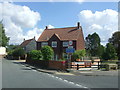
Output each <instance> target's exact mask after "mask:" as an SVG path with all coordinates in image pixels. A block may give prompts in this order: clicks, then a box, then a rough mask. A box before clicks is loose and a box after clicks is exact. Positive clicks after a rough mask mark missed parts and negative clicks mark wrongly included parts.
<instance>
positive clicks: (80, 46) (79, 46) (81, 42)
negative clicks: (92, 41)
mask: <svg viewBox="0 0 120 90" xmlns="http://www.w3.org/2000/svg"><path fill="white" fill-rule="evenodd" d="M81 49H85V41H84V36H83V32H82V30H81V31H80V34H79V37H78V39H77V44H76V50H81Z"/></svg>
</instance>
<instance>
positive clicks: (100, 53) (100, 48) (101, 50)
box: [97, 45, 105, 59]
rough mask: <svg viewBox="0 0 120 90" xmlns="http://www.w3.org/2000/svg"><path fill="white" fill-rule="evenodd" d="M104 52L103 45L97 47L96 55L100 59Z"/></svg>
mask: <svg viewBox="0 0 120 90" xmlns="http://www.w3.org/2000/svg"><path fill="white" fill-rule="evenodd" d="M104 52H105V47H104V46H103V45H100V46H99V47H98V51H97V55H98V56H99V57H100V58H101V59H102V57H103V54H104Z"/></svg>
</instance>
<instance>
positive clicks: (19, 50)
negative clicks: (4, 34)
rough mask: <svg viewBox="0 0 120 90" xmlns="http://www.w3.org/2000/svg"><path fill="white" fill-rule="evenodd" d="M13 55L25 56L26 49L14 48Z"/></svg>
mask: <svg viewBox="0 0 120 90" xmlns="http://www.w3.org/2000/svg"><path fill="white" fill-rule="evenodd" d="M12 55H13V56H14V57H19V56H23V55H25V51H24V49H22V48H16V49H15V50H13V52H12Z"/></svg>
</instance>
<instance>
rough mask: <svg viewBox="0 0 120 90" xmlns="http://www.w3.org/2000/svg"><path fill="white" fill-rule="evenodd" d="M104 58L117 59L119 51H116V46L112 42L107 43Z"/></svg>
mask: <svg viewBox="0 0 120 90" xmlns="http://www.w3.org/2000/svg"><path fill="white" fill-rule="evenodd" d="M104 59H107V60H112V59H113V60H114V59H117V53H116V51H115V48H114V46H113V45H112V44H111V43H107V45H106V50H105V53H104Z"/></svg>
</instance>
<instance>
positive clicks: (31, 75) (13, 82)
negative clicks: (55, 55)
mask: <svg viewBox="0 0 120 90" xmlns="http://www.w3.org/2000/svg"><path fill="white" fill-rule="evenodd" d="M2 64H3V65H2V66H3V68H2V75H3V76H2V78H3V79H2V87H3V88H84V87H83V86H81V85H77V84H75V83H71V82H68V81H66V80H63V79H60V78H58V77H55V76H53V75H50V74H47V73H42V72H38V71H36V70H34V69H31V68H29V67H25V66H24V65H22V64H20V63H17V62H14V61H12V60H2Z"/></svg>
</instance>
